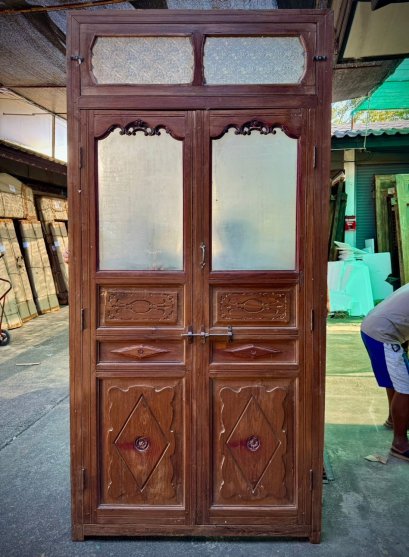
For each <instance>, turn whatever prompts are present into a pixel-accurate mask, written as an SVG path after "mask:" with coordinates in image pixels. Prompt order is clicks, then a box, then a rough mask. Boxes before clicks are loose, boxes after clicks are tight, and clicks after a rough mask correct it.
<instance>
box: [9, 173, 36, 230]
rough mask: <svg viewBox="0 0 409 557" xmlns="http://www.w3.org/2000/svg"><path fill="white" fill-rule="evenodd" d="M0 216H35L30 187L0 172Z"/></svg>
mask: <svg viewBox="0 0 409 557" xmlns="http://www.w3.org/2000/svg"><path fill="white" fill-rule="evenodd" d="M0 217H1V218H10V219H32V218H34V219H35V218H37V213H36V209H35V204H34V195H33V191H32V189H31V188H29V187H27V186H25V185H24V184H23V183H22V182H20V180H17V178H14V176H10V174H5V173H0Z"/></svg>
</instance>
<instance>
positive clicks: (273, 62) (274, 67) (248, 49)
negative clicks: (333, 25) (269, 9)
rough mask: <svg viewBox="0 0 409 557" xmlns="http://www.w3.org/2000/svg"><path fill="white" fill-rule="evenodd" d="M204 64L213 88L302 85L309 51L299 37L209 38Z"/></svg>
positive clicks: (207, 79) (206, 78)
mask: <svg viewBox="0 0 409 557" xmlns="http://www.w3.org/2000/svg"><path fill="white" fill-rule="evenodd" d="M203 62H204V74H205V80H206V83H208V84H209V85H228V84H234V85H239V84H263V83H264V84H279V83H299V82H300V80H301V78H302V76H303V75H304V69H305V49H304V47H303V45H302V43H301V41H300V39H299V38H298V37H209V38H207V39H206V42H205V48H204V61H203Z"/></svg>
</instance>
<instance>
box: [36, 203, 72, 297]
mask: <svg viewBox="0 0 409 557" xmlns="http://www.w3.org/2000/svg"><path fill="white" fill-rule="evenodd" d="M37 208H38V214H39V217H40V220H41V223H42V226H43V232H44V238H45V241H46V245H47V248H48V253H49V255H50V262H51V268H52V271H53V276H54V282H55V285H56V289H57V296H58V300H59V301H60V303H61V304H67V303H68V266H67V264H66V263H65V262H64V259H63V257H62V254H63V252H64V250H65V249H68V235H67V227H66V221H68V202H67V200H66V199H62V198H57V197H45V196H42V197H39V198H37Z"/></svg>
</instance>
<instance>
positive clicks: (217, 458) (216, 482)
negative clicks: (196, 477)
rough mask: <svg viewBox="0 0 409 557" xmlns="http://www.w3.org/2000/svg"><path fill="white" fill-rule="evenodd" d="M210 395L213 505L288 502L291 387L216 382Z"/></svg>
mask: <svg viewBox="0 0 409 557" xmlns="http://www.w3.org/2000/svg"><path fill="white" fill-rule="evenodd" d="M213 393H214V395H213V396H214V411H215V414H214V422H213V423H214V431H213V441H214V463H213V474H214V476H213V504H214V505H216V506H217V505H223V506H226V505H232V506H237V505H245V506H251V505H254V504H258V505H260V504H262V505H266V506H277V505H280V506H281V505H290V504H292V503H293V499H294V481H295V477H294V469H295V465H294V446H293V443H294V433H293V431H292V428H293V417H294V414H293V412H294V408H293V406H294V402H293V393H292V385H291V384H290V383H289V381H286V380H284V381H282V382H278V381H277V382H276V381H274V382H273V381H269V382H268V383H267V382H263V381H259V382H257V383H254V384H249V383H248V382H247V383H246V384H244V383H240V382H235V384H234V385H233V384H231V385H229V386H227V385H226V383H225V384H222V383H221V382H219V381H217V382H215V385H214V390H213Z"/></svg>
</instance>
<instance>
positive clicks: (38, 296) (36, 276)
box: [19, 220, 60, 313]
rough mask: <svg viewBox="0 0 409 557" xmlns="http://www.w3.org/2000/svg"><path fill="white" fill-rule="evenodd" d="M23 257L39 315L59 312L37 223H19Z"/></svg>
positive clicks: (49, 267)
mask: <svg viewBox="0 0 409 557" xmlns="http://www.w3.org/2000/svg"><path fill="white" fill-rule="evenodd" d="M19 225H20V234H21V237H22V240H23V248H24V257H25V261H26V265H27V271H28V274H29V277H30V282H31V286H32V289H33V294H34V300H35V303H36V306H37V310H38V312H39V313H48V312H50V311H57V310H59V308H60V306H59V303H58V298H57V293H56V290H55V285H54V279H53V275H52V271H51V266H50V261H49V259H48V254H47V249H46V247H45V242H44V237H43V232H42V228H41V223H40V222H39V221H34V220H32V221H28V220H27V221H25V220H21V221H19Z"/></svg>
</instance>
